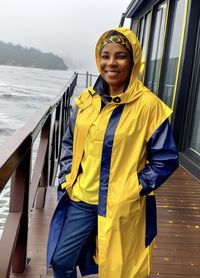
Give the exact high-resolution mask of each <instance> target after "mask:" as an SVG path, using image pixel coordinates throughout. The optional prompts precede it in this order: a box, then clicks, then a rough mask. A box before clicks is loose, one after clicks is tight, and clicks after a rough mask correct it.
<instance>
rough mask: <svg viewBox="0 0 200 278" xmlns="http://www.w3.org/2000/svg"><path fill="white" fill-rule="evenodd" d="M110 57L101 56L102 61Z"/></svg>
mask: <svg viewBox="0 0 200 278" xmlns="http://www.w3.org/2000/svg"><path fill="white" fill-rule="evenodd" d="M108 58H109V57H108V55H101V59H108Z"/></svg>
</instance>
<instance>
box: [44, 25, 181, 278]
mask: <svg viewBox="0 0 200 278" xmlns="http://www.w3.org/2000/svg"><path fill="white" fill-rule="evenodd" d="M96 61H97V66H98V69H99V71H100V76H99V78H98V80H97V81H96V84H95V85H94V87H93V88H88V89H86V90H85V91H84V92H83V93H82V94H81V95H80V96H79V97H78V98H77V99H76V100H75V102H76V108H75V111H74V113H73V115H72V117H71V119H70V122H69V127H68V130H67V132H66V134H65V136H64V139H63V146H62V155H61V162H60V166H61V171H60V174H59V184H60V187H61V188H62V190H64V191H65V193H64V194H63V195H62V197H61V198H60V201H59V203H58V206H57V208H56V211H55V214H54V216H53V219H52V223H51V228H50V235H49V242H48V258H47V264H48V265H49V264H51V265H52V267H53V270H54V277H56V278H58V277H59V278H61V277H77V274H76V266H77V265H78V266H79V268H80V271H81V273H82V275H87V274H92V273H97V271H98V273H99V277H100V278H133V277H135V278H136V277H139V278H142V277H146V276H147V275H148V274H149V273H150V261H151V255H152V248H153V243H154V238H155V236H156V232H157V230H156V204H155V196H154V193H153V191H154V190H155V189H157V188H158V187H159V186H160V185H161V184H162V183H163V182H164V181H165V180H166V179H167V178H168V177H169V176H170V175H171V174H172V172H173V171H174V170H175V169H176V168H177V167H178V158H177V150H176V146H175V143H174V139H173V136H172V132H171V129H170V126H169V123H168V120H167V118H168V117H169V116H170V115H171V113H172V111H171V110H170V109H169V108H168V107H167V106H166V105H165V104H164V103H163V102H162V101H161V100H160V99H159V98H158V97H156V96H155V95H154V94H153V93H151V92H150V91H149V90H148V89H147V88H146V87H144V85H143V84H142V83H141V82H140V81H139V80H138V78H137V76H138V74H139V69H140V65H141V48H140V45H139V42H138V40H137V38H136V36H135V35H134V34H133V33H132V31H130V30H129V29H125V28H117V29H114V30H111V31H108V32H106V33H104V34H103V35H102V36H101V38H100V39H99V41H98V43H97V47H96ZM97 222H98V225H97ZM97 226H98V227H97ZM97 266H98V268H97Z"/></svg>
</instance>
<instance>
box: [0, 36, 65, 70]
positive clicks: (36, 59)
mask: <svg viewBox="0 0 200 278" xmlns="http://www.w3.org/2000/svg"><path fill="white" fill-rule="evenodd" d="M0 64H1V65H11V66H22V67H32V68H42V69H53V70H67V69H68V67H67V66H66V65H65V63H64V61H63V59H62V58H60V57H58V56H57V55H54V54H53V53H43V52H41V51H40V50H38V49H35V48H33V47H30V48H28V47H22V46H21V45H20V44H18V45H14V44H12V43H5V42H2V41H0Z"/></svg>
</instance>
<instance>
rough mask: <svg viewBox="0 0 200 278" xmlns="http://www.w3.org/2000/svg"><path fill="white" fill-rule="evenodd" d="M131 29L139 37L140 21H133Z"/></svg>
mask: <svg viewBox="0 0 200 278" xmlns="http://www.w3.org/2000/svg"><path fill="white" fill-rule="evenodd" d="M131 29H132V31H133V32H134V33H135V34H136V35H137V30H138V21H137V20H135V21H133V23H132V28H131Z"/></svg>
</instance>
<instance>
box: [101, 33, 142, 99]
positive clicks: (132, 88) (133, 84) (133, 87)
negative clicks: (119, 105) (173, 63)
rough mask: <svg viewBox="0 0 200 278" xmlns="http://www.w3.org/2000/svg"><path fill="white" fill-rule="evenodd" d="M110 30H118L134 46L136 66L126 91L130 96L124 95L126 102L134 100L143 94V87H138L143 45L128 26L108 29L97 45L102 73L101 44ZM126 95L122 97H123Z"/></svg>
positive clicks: (133, 57) (133, 52)
mask: <svg viewBox="0 0 200 278" xmlns="http://www.w3.org/2000/svg"><path fill="white" fill-rule="evenodd" d="M110 31H117V32H119V33H121V34H123V35H124V36H125V37H126V38H127V40H128V41H129V42H130V44H131V46H132V55H133V56H132V59H133V62H134V66H133V69H132V72H131V76H130V81H129V85H128V87H127V89H126V91H125V93H127V92H128V94H129V97H128V96H126V97H125V96H124V97H125V98H126V101H124V102H129V101H130V100H133V99H135V98H137V97H138V96H140V95H141V88H139V87H138V85H139V84H137V83H138V82H139V80H138V75H139V72H140V67H141V58H142V51H141V46H140V43H139V41H138V39H137V37H136V35H135V34H134V33H133V32H132V31H131V30H130V29H128V28H115V29H111V30H108V31H107V32H105V33H104V34H103V35H102V36H101V37H100V39H99V40H98V42H97V45H96V63H97V67H98V70H99V72H100V73H101V70H100V58H101V45H102V42H103V41H104V40H105V38H106V36H107V34H108V33H109V32H110ZM143 89H144V88H143ZM130 92H131V94H130ZM124 97H122V99H123V98H124ZM127 97H128V99H127Z"/></svg>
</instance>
